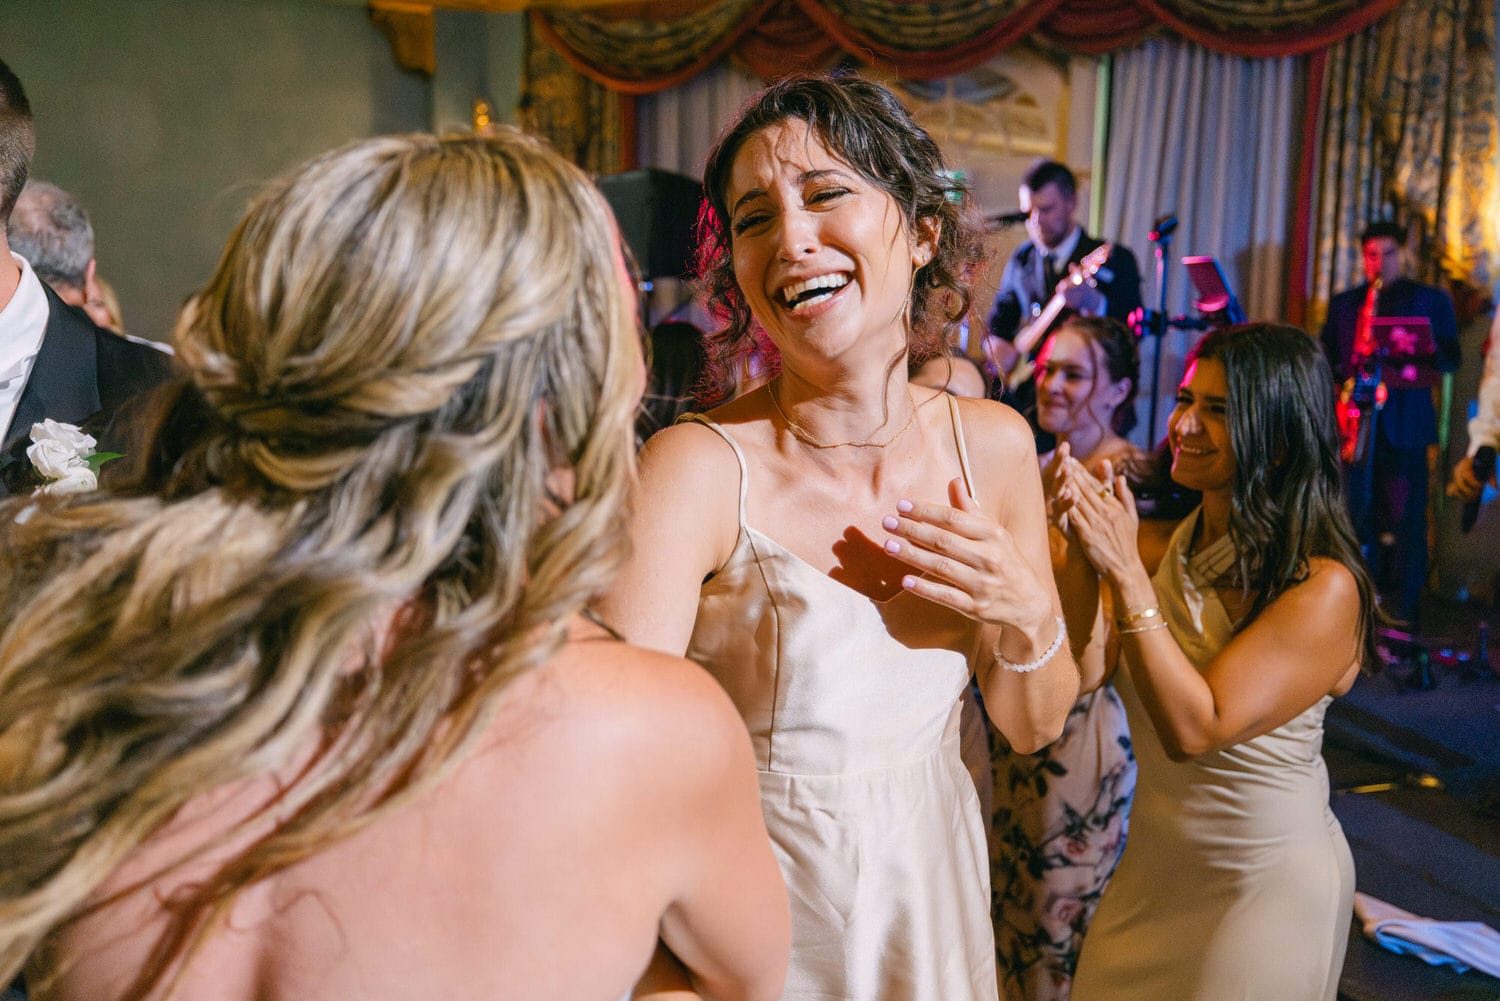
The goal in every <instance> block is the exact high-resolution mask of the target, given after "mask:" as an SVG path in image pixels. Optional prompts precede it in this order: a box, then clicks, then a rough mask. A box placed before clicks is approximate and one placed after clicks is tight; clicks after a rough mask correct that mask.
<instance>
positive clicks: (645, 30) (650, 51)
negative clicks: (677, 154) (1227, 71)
mask: <svg viewBox="0 0 1500 1001" xmlns="http://www.w3.org/2000/svg"><path fill="white" fill-rule="evenodd" d="M1400 2H1401V0H947V2H943V3H911V2H909V0H700V2H691V0H679V2H676V3H667V4H627V5H623V6H607V7H578V6H571V7H566V8H564V7H547V6H544V5H538V6H533V7H532V8H531V17H532V19H533V21H534V22H535V24H536V25H537V30H538V32H539V33H540V34H541V35H542V36H543V37H545V38H546V39H547V40H548V41H549V42H550V43H551V44H552V45H554V46H556V47H557V49H558V51H559V52H561V53H562V54H563V56H564V57H565V58H566V59H567V60H568V62H569V63H571V64H572V65H573V66H574V67H575V68H576V69H577V70H578V71H579V72H580V73H583V74H585V75H587V76H588V77H590V78H591V79H593V80H595V81H597V82H599V83H600V84H603V85H604V86H606V87H608V88H610V89H611V90H614V91H617V92H620V93H626V94H646V93H652V92H654V91H658V90H662V89H664V88H666V87H670V86H674V85H676V84H679V83H682V82H683V81H685V80H687V79H690V78H691V77H693V76H695V75H696V74H698V73H700V72H702V70H703V69H705V68H706V67H707V66H708V65H709V64H710V63H712V62H713V61H714V60H716V59H718V58H719V57H721V56H723V55H725V54H732V55H733V56H735V57H736V58H737V59H739V60H740V61H741V62H743V63H744V64H745V65H747V66H748V67H749V68H750V69H751V70H752V71H753V72H755V73H757V74H759V75H760V76H761V77H763V78H767V79H769V78H771V77H775V76H779V75H782V74H784V73H787V72H790V71H793V70H810V69H818V68H821V67H823V66H826V65H827V64H828V63H829V62H831V61H833V60H834V59H836V58H838V57H839V56H840V55H841V54H847V55H850V56H852V57H854V58H855V59H857V60H859V61H860V62H863V63H866V64H870V65H875V66H879V67H881V68H883V69H888V70H890V71H892V72H894V73H897V74H899V75H901V76H903V77H906V78H908V79H913V80H930V79H937V78H939V77H945V76H951V75H953V74H954V73H959V72H962V71H964V70H967V69H971V68H973V67H975V66H978V65H979V64H980V63H983V62H985V61H987V60H988V59H990V58H991V57H993V56H994V55H995V54H996V53H998V52H1000V51H1001V50H1002V49H1004V48H1006V47H1008V46H1010V45H1012V44H1014V43H1015V42H1017V41H1019V40H1020V39H1021V38H1023V37H1025V36H1027V35H1030V34H1032V33H1033V32H1037V33H1040V34H1041V35H1042V36H1044V37H1046V38H1048V39H1049V40H1050V41H1052V42H1053V43H1054V44H1056V45H1059V46H1061V47H1063V48H1065V49H1071V50H1073V51H1079V52H1088V53H1098V52H1105V51H1108V50H1110V49H1114V48H1119V47H1122V46H1126V45H1133V44H1135V43H1136V42H1139V41H1140V40H1141V39H1142V38H1144V37H1145V36H1146V35H1147V34H1149V33H1151V32H1153V31H1156V30H1159V29H1161V28H1167V29H1170V30H1171V31H1174V32H1176V33H1178V34H1180V35H1183V36H1184V37H1186V38H1188V39H1189V40H1191V41H1194V42H1197V43H1198V44H1200V45H1203V46H1205V47H1207V48H1210V49H1214V50H1217V51H1220V52H1225V53H1228V54H1231V55H1240V56H1255V57H1266V56H1286V55H1300V54H1304V53H1308V52H1312V51H1315V50H1317V49H1321V48H1324V47H1326V46H1327V45H1329V44H1332V43H1333V42H1336V41H1338V40H1339V39H1341V38H1344V37H1346V36H1348V35H1349V34H1351V33H1354V32H1357V31H1360V30H1361V29H1363V28H1365V27H1367V26H1369V25H1370V24H1371V23H1373V22H1374V21H1375V20H1377V19H1378V18H1379V17H1381V16H1382V15H1383V14H1385V13H1387V12H1388V11H1390V10H1392V9H1393V8H1394V7H1395V6H1396V5H1397V4H1398V3H1400Z"/></svg>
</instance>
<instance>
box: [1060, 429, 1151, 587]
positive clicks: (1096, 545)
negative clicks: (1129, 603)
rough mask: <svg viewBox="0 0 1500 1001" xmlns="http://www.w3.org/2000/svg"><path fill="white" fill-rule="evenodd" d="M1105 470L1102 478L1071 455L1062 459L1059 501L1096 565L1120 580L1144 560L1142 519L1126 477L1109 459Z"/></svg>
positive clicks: (1076, 535)
mask: <svg viewBox="0 0 1500 1001" xmlns="http://www.w3.org/2000/svg"><path fill="white" fill-rule="evenodd" d="M1101 472H1102V474H1103V475H1102V478H1101V477H1095V476H1093V475H1092V474H1091V473H1090V472H1089V471H1088V470H1087V469H1085V468H1084V465H1083V463H1081V462H1079V461H1078V460H1077V459H1074V458H1073V457H1071V456H1068V457H1067V458H1066V459H1064V461H1063V463H1062V470H1061V474H1062V486H1061V487H1060V488H1059V491H1058V501H1059V506H1060V508H1061V512H1062V514H1063V515H1066V517H1067V519H1068V531H1069V533H1070V534H1071V535H1072V536H1073V537H1074V538H1076V539H1077V540H1078V542H1079V544H1080V545H1082V546H1083V552H1084V555H1085V556H1087V557H1088V560H1089V562H1090V563H1092V564H1093V565H1094V569H1096V570H1098V571H1099V572H1100V573H1101V574H1103V575H1104V576H1106V577H1109V578H1111V579H1115V580H1118V579H1119V578H1120V577H1121V576H1123V574H1124V573H1125V571H1126V570H1127V569H1128V568H1129V567H1130V566H1131V564H1132V563H1138V562H1139V561H1140V554H1139V550H1138V549H1137V542H1136V537H1137V533H1138V531H1139V529H1140V523H1141V519H1140V515H1139V513H1137V511H1136V507H1135V495H1134V494H1132V493H1131V492H1130V485H1129V484H1128V483H1127V482H1126V481H1125V477H1124V476H1117V475H1115V471H1114V466H1113V464H1112V463H1111V462H1109V461H1108V460H1106V461H1105V462H1104V464H1103V468H1102V469H1101Z"/></svg>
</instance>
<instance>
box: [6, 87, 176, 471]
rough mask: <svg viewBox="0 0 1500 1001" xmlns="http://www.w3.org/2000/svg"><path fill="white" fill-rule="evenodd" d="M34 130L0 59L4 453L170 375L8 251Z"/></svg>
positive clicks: (161, 359) (162, 358)
mask: <svg viewBox="0 0 1500 1001" xmlns="http://www.w3.org/2000/svg"><path fill="white" fill-rule="evenodd" d="M35 146H36V132H35V128H34V126H33V124H32V118H31V107H30V104H29V103H28V102H27V99H26V93H25V91H24V90H23V89H22V87H21V81H20V80H18V79H17V78H16V75H15V74H14V73H12V72H11V70H10V68H9V67H8V66H6V65H5V64H4V63H3V62H0V428H3V429H4V437H3V439H0V442H3V443H4V446H5V447H4V450H3V451H4V453H5V454H7V455H10V454H14V452H15V450H14V449H13V448H12V445H15V444H17V442H18V440H20V439H24V438H25V437H26V436H27V435H28V434H29V433H30V430H31V425H32V424H33V423H35V422H37V421H40V420H42V419H43V418H51V419H53V420H56V421H61V422H64V423H68V424H81V423H83V422H84V421H85V420H86V419H88V418H89V417H91V416H93V415H95V414H96V413H98V412H99V411H103V410H110V409H113V408H115V407H117V406H119V405H120V404H121V403H122V402H124V401H125V400H126V399H128V398H129V397H131V396H133V395H135V394H136V393H139V392H142V391H143V390H146V389H148V388H150V387H151V386H154V385H156V384H157V383H158V382H161V381H162V380H164V379H166V378H167V377H168V376H169V375H170V372H171V367H172V366H171V356H170V355H168V354H166V353H164V352H163V351H161V350H158V349H157V348H155V347H152V346H151V345H149V344H146V343H143V342H138V341H133V340H129V339H127V338H124V337H121V336H119V335H118V334H114V333H112V332H110V331H107V330H104V329H102V328H100V327H97V326H95V325H94V324H93V323H92V322H91V321H90V320H89V319H88V317H87V316H86V315H85V314H84V313H83V312H82V311H81V310H79V309H76V308H74V307H72V306H68V305H66V304H65V303H64V302H63V301H62V300H61V299H59V298H58V296H57V293H56V292H54V291H53V290H52V289H51V288H49V287H48V286H47V285H46V284H45V283H43V282H42V281H41V280H40V279H38V278H37V276H36V274H35V273H34V272H33V271H32V268H31V265H30V264H29V263H28V262H27V261H26V260H25V259H24V258H22V257H20V256H19V255H16V254H14V253H12V252H11V249H10V243H9V240H8V238H7V236H6V229H7V225H8V223H9V220H10V214H11V210H12V209H13V208H14V207H15V203H16V198H17V196H19V194H20V192H21V189H22V187H24V186H25V184H26V176H27V173H28V171H29V169H30V165H31V157H32V153H33V152H34V150H35Z"/></svg>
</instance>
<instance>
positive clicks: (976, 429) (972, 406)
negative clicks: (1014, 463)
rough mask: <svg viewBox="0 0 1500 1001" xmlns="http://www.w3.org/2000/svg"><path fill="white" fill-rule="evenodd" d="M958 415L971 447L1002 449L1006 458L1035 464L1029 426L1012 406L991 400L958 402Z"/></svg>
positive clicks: (1034, 444)
mask: <svg viewBox="0 0 1500 1001" xmlns="http://www.w3.org/2000/svg"><path fill="white" fill-rule="evenodd" d="M958 412H959V415H960V416H961V417H962V418H963V424H964V437H965V438H966V439H967V441H968V444H969V445H970V446H978V447H983V448H985V449H987V450H988V449H992V448H996V449H1001V450H1003V454H1005V455H1006V456H1007V457H1011V456H1012V455H1013V456H1014V457H1022V456H1024V457H1025V458H1027V459H1028V460H1031V461H1032V462H1035V461H1036V439H1035V438H1034V437H1033V436H1032V433H1031V425H1029V424H1027V423H1026V418H1024V417H1022V416H1021V414H1020V413H1019V412H1018V411H1017V410H1016V409H1015V408H1014V407H1011V406H1008V405H1007V404H1004V403H997V402H996V401H994V400H975V399H960V400H958ZM987 454H989V453H987Z"/></svg>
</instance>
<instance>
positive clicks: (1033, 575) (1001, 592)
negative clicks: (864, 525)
mask: <svg viewBox="0 0 1500 1001" xmlns="http://www.w3.org/2000/svg"><path fill="white" fill-rule="evenodd" d="M948 497H949V499H950V500H951V501H952V502H953V504H952V506H951V507H948V506H945V505H942V504H924V503H914V502H912V501H905V500H903V501H901V502H900V503H898V504H897V511H898V513H899V516H898V517H886V518H885V519H884V520H883V522H882V527H884V528H885V530H886V531H888V532H890V533H891V535H892V536H894V538H891V539H888V540H886V543H885V551H886V552H887V553H889V554H890V555H892V556H894V557H896V558H897V559H899V560H901V561H903V562H905V563H907V564H909V565H910V566H912V567H914V568H915V569H917V570H919V571H922V574H923V575H918V574H908V575H906V576H905V577H903V578H902V579H901V586H902V587H904V588H906V589H907V590H908V591H912V592H914V593H916V594H919V595H921V596H922V597H924V598H926V599H928V600H929V601H935V602H937V603H938V604H940V605H946V606H948V607H949V608H952V609H954V610H956V611H958V612H961V613H962V614H964V615H966V616H968V617H969V618H971V619H974V620H976V621H978V622H984V623H989V624H990V625H1003V626H1012V627H1015V628H1017V629H1022V630H1025V631H1027V632H1028V634H1035V633H1036V632H1037V631H1038V630H1040V629H1041V627H1042V626H1043V625H1044V624H1045V623H1046V622H1048V621H1049V620H1050V619H1051V618H1052V604H1051V601H1050V595H1051V591H1052V588H1051V587H1050V586H1049V584H1048V582H1046V581H1044V580H1042V579H1041V577H1040V576H1039V575H1038V574H1037V571H1036V570H1035V568H1033V567H1032V566H1031V565H1030V564H1029V563H1028V562H1027V561H1026V558H1025V557H1024V556H1023V555H1022V554H1021V551H1020V549H1019V548H1018V547H1017V546H1016V541H1015V538H1014V536H1012V535H1011V533H1010V532H1009V531H1008V530H1007V529H1006V528H1005V526H1004V525H1001V524H1000V523H999V522H998V521H997V520H996V519H995V518H994V516H992V515H990V514H987V513H985V511H984V510H983V509H982V508H980V506H979V504H978V503H977V502H976V501H975V500H974V499H973V498H972V497H970V496H969V495H968V492H967V491H966V490H965V489H964V482H963V480H962V479H961V478H960V479H954V480H953V481H951V482H950V483H949V484H948ZM1049 635H1050V633H1049Z"/></svg>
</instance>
